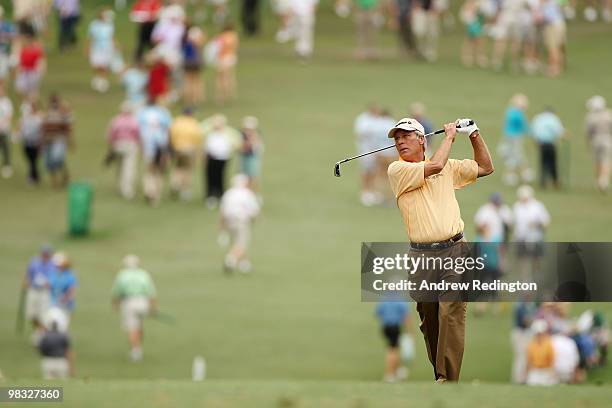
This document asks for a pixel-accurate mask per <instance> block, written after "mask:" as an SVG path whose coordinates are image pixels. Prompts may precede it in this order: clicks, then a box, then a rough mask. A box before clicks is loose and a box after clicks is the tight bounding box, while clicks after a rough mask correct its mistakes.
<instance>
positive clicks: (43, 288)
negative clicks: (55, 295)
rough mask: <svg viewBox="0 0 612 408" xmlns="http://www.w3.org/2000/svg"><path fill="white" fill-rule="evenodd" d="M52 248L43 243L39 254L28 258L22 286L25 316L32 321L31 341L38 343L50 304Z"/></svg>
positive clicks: (52, 270) (53, 271) (53, 268)
mask: <svg viewBox="0 0 612 408" xmlns="http://www.w3.org/2000/svg"><path fill="white" fill-rule="evenodd" d="M52 257H53V249H52V248H51V246H49V245H47V244H45V245H42V246H41V247H40V254H39V255H38V256H36V257H34V258H32V259H31V260H30V263H29V264H28V268H27V270H26V273H25V276H24V278H23V288H24V289H25V290H26V308H25V317H26V319H27V320H29V321H31V322H32V328H33V329H34V332H33V333H32V342H33V343H34V344H38V341H39V340H40V337H41V335H42V333H43V330H44V316H45V313H46V312H47V310H48V309H49V307H50V306H51V277H52V275H53V274H54V273H55V269H56V266H55V264H54V263H53V260H52Z"/></svg>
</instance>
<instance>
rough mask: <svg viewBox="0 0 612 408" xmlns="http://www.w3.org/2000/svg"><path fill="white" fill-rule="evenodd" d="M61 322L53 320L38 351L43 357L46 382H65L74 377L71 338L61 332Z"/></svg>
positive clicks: (42, 368) (42, 362) (41, 340)
mask: <svg viewBox="0 0 612 408" xmlns="http://www.w3.org/2000/svg"><path fill="white" fill-rule="evenodd" d="M61 324H62V323H61V321H60V320H58V319H51V321H50V322H49V325H48V331H46V332H45V334H44V335H43V336H42V338H41V339H40V343H39V344H38V351H39V352H40V355H41V357H42V360H41V364H40V367H41V371H42V376H43V379H45V380H64V379H66V378H68V377H69V376H70V377H74V373H75V370H74V365H75V355H74V352H73V350H72V345H71V342H70V337H69V336H68V333H66V331H65V330H61V328H60V325H61Z"/></svg>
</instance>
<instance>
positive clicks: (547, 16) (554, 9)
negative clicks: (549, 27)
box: [541, 0, 565, 24]
mask: <svg viewBox="0 0 612 408" xmlns="http://www.w3.org/2000/svg"><path fill="white" fill-rule="evenodd" d="M541 10H542V15H543V16H544V21H546V23H548V24H558V23H562V22H564V21H565V17H564V16H563V11H561V6H560V5H559V3H558V2H557V0H546V1H545V2H544V4H543V5H542V9H541Z"/></svg>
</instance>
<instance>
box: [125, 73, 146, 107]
mask: <svg viewBox="0 0 612 408" xmlns="http://www.w3.org/2000/svg"><path fill="white" fill-rule="evenodd" d="M148 80H149V78H148V77H147V74H146V73H145V72H144V71H141V70H139V69H138V68H129V69H128V70H127V71H125V74H123V86H124V87H125V92H126V94H127V95H126V99H127V100H128V101H130V102H132V103H133V104H136V105H139V104H144V102H146V96H145V88H146V86H147V81H148Z"/></svg>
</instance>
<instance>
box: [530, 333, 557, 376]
mask: <svg viewBox="0 0 612 408" xmlns="http://www.w3.org/2000/svg"><path fill="white" fill-rule="evenodd" d="M527 361H528V362H529V365H530V366H531V367H532V368H539V369H543V368H553V365H554V363H555V349H554V347H553V343H552V340H551V339H550V337H549V336H547V337H546V338H544V339H542V341H537V340H536V339H533V340H531V342H530V343H529V345H528V346H527Z"/></svg>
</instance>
